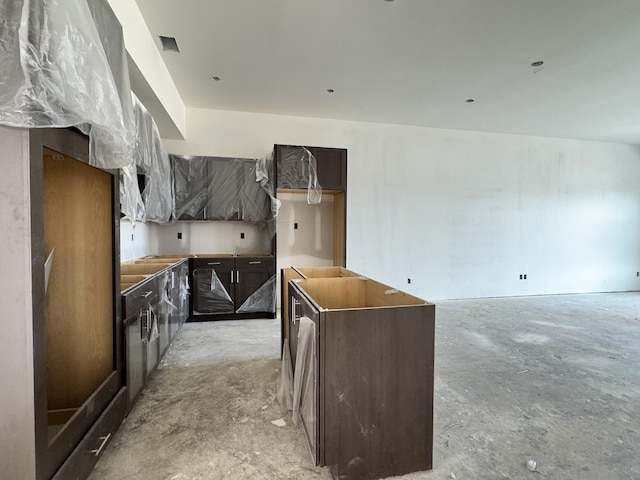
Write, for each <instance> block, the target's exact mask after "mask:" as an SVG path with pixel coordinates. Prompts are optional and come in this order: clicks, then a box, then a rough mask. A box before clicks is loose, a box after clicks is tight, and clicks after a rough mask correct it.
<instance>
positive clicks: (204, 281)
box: [193, 258, 235, 315]
mask: <svg viewBox="0 0 640 480" xmlns="http://www.w3.org/2000/svg"><path fill="white" fill-rule="evenodd" d="M229 261H230V262H231V263H230V265H229V264H228V263H227V262H229ZM207 264H210V265H207ZM213 273H215V276H213ZM233 274H234V271H233V259H224V260H217V259H214V258H212V259H207V262H206V263H204V265H203V264H202V263H196V262H194V270H193V295H194V297H193V313H194V315H201V314H209V313H233V312H234V311H235V308H234V302H233V281H232V277H233Z"/></svg>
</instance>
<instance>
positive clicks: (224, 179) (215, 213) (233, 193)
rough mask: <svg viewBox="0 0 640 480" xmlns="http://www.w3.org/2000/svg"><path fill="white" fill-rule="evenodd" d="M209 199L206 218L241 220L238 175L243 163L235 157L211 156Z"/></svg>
mask: <svg viewBox="0 0 640 480" xmlns="http://www.w3.org/2000/svg"><path fill="white" fill-rule="evenodd" d="M207 168H208V177H209V185H208V199H207V206H206V211H205V214H204V218H205V220H239V218H240V206H239V204H238V192H239V188H238V177H239V175H240V173H239V172H240V171H241V170H242V163H241V162H240V161H238V160H235V159H233V158H224V157H210V158H208V159H207Z"/></svg>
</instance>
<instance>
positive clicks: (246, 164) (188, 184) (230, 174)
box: [170, 155, 271, 222]
mask: <svg viewBox="0 0 640 480" xmlns="http://www.w3.org/2000/svg"><path fill="white" fill-rule="evenodd" d="M170 158H171V165H172V172H173V178H174V200H175V202H174V203H175V212H174V216H175V218H176V220H207V221H218V220H224V221H245V222H265V221H267V220H269V219H270V218H271V201H270V199H269V196H268V194H267V192H265V191H264V190H263V189H262V187H261V186H260V183H259V182H257V181H256V164H257V160H255V159H250V158H226V157H193V156H189V157H185V156H180V155H171V156H170Z"/></svg>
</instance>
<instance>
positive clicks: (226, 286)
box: [191, 255, 275, 320]
mask: <svg viewBox="0 0 640 480" xmlns="http://www.w3.org/2000/svg"><path fill="white" fill-rule="evenodd" d="M192 264H193V275H192V281H193V316H192V317H191V320H211V319H241V318H264V317H271V318H273V316H274V315H275V259H274V257H273V256H271V255H265V256H255V257H240V256H239V257H233V256H225V257H207V258H193V259H192Z"/></svg>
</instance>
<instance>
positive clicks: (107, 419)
mask: <svg viewBox="0 0 640 480" xmlns="http://www.w3.org/2000/svg"><path fill="white" fill-rule="evenodd" d="M126 391H127V389H126V387H123V388H121V389H120V391H119V392H118V394H117V395H116V396H115V398H114V399H113V400H112V401H111V403H110V404H109V406H108V407H107V408H106V410H105V411H104V412H103V413H102V415H100V417H99V418H98V420H97V421H96V423H94V424H93V427H91V429H90V430H89V432H88V433H87V434H86V435H85V436H84V438H83V439H82V440H81V441H80V443H79V444H78V446H77V447H76V448H75V449H74V450H73V452H72V453H71V455H69V457H68V458H67V460H66V461H65V462H64V463H63V464H62V466H61V467H60V469H59V470H58V472H57V473H56V474H55V475H54V477H53V480H82V479H85V478H87V477H88V476H89V472H90V471H91V469H92V468H93V466H94V465H95V464H96V462H97V461H98V459H99V458H100V455H102V453H103V452H104V450H105V448H106V446H107V445H108V444H109V442H110V441H111V439H112V438H113V435H114V434H115V432H116V430H117V429H118V427H119V426H120V423H122V420H123V419H124V415H125V411H126V407H127V395H126Z"/></svg>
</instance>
